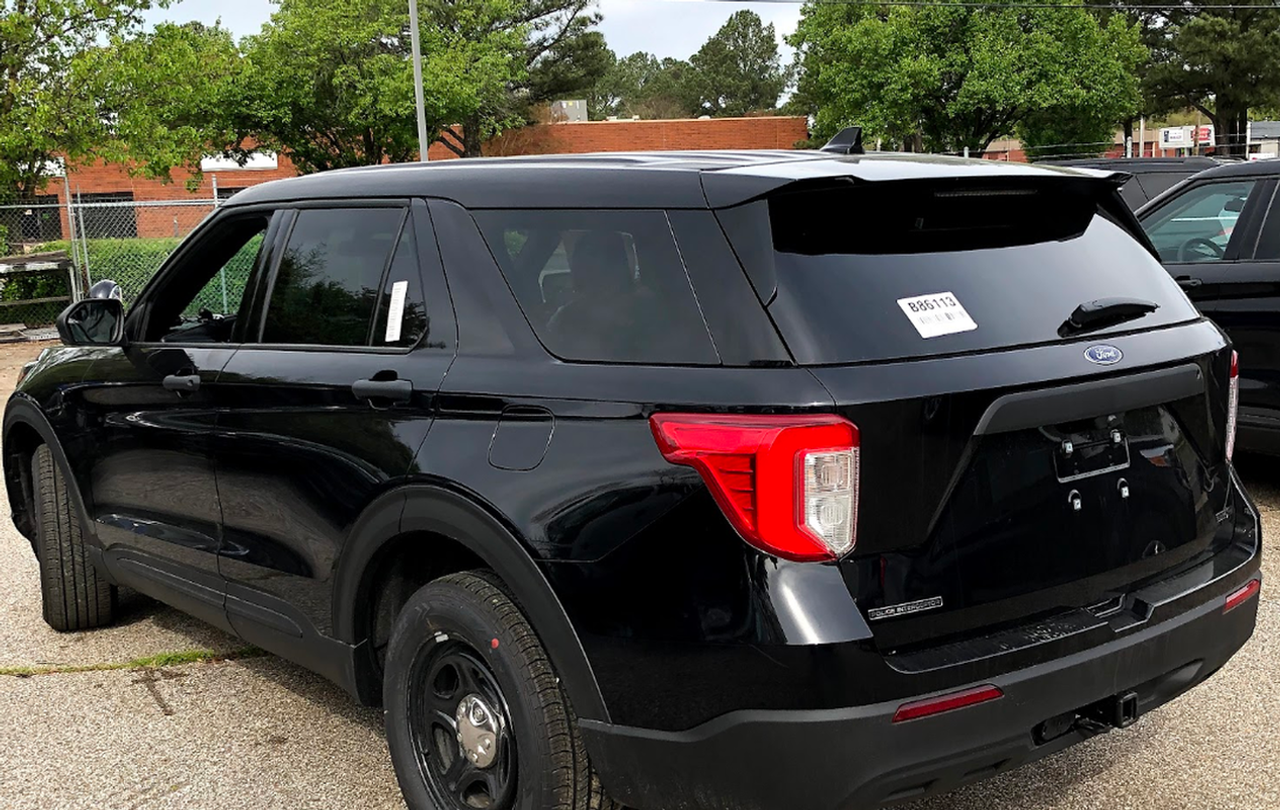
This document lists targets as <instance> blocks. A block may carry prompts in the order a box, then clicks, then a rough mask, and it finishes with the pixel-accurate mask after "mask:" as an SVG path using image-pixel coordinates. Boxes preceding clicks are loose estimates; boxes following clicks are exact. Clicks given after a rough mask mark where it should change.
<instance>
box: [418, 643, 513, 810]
mask: <svg viewBox="0 0 1280 810" xmlns="http://www.w3.org/2000/svg"><path fill="white" fill-rule="evenodd" d="M410 684H411V687H410V692H409V733H410V735H411V736H412V738H413V746H414V750H415V752H416V753H417V758H418V766H419V767H420V768H421V769H422V775H423V779H424V780H425V782H426V785H427V789H428V790H429V791H430V793H431V797H432V799H433V800H434V801H435V802H436V805H437V806H438V807H440V808H445V807H448V808H457V810H506V809H507V808H509V807H511V806H512V804H513V802H514V800H515V786H516V784H515V783H516V750H515V748H516V742H515V738H514V736H513V735H512V733H511V728H512V726H511V715H510V711H509V710H508V708H507V699H506V698H505V697H504V696H503V694H502V687H500V686H499V685H498V682H497V680H495V679H494V677H493V673H492V672H490V670H489V666H488V664H486V663H485V662H484V660H483V659H482V658H481V657H480V654H479V653H478V652H477V651H476V650H475V649H474V648H473V647H472V646H471V645H470V644H469V643H467V642H466V641H462V640H457V639H448V640H446V641H444V642H440V643H437V644H436V645H434V647H433V648H432V649H431V650H430V651H429V652H428V654H427V655H424V656H421V657H420V658H419V660H418V661H416V662H415V663H414V668H413V673H412V675H411V676H410Z"/></svg>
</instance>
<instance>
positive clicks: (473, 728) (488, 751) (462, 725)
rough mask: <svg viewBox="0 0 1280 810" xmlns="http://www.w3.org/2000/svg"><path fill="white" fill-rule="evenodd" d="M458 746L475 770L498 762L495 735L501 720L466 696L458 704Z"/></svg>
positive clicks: (477, 699)
mask: <svg viewBox="0 0 1280 810" xmlns="http://www.w3.org/2000/svg"><path fill="white" fill-rule="evenodd" d="M455 719H456V720H457V721H458V746H459V747H460V748H461V749H462V755H463V756H465V757H466V758H467V759H469V760H470V761H471V764H472V765H475V766H476V767H477V768H488V767H489V766H490V765H492V764H493V762H494V760H496V759H497V758H498V731H499V729H500V728H501V723H502V719H501V718H500V717H499V716H498V715H497V713H495V712H494V711H493V709H492V708H491V707H490V706H489V704H488V703H486V702H485V701H484V698H482V697H480V696H479V695H476V694H471V695H467V696H466V697H464V698H463V699H462V700H461V701H460V702H459V703H458V710H457V712H456V713H455Z"/></svg>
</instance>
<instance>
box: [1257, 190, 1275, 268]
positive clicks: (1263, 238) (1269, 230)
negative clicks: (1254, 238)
mask: <svg viewBox="0 0 1280 810" xmlns="http://www.w3.org/2000/svg"><path fill="white" fill-rule="evenodd" d="M1254 257H1255V258H1257V259H1259V260H1261V261H1280V190H1277V191H1276V192H1274V193H1273V196H1272V198H1271V211H1270V213H1268V214H1267V221H1266V222H1265V223H1264V224H1263V226H1262V234H1261V235H1260V236H1259V238H1258V250H1257V253H1255V254H1254Z"/></svg>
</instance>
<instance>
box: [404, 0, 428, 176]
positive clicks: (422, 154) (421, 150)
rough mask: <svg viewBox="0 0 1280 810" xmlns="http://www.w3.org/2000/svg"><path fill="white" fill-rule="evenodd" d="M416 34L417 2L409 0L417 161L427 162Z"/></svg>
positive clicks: (424, 108)
mask: <svg viewBox="0 0 1280 810" xmlns="http://www.w3.org/2000/svg"><path fill="white" fill-rule="evenodd" d="M419 39H420V34H419V32H418V0H409V41H410V43H411V44H412V45H413V99H414V102H415V103H416V104H417V108H418V159H419V160H421V161H422V162H424V163H425V162H426V160H427V147H428V146H429V145H430V144H429V141H428V140H427V102H426V99H425V98H424V97H423V92H422V43H421V42H420V41H419Z"/></svg>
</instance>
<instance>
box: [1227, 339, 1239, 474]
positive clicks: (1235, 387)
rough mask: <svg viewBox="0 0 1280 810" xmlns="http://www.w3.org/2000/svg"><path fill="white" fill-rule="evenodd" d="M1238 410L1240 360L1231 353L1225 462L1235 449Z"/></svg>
mask: <svg viewBox="0 0 1280 810" xmlns="http://www.w3.org/2000/svg"><path fill="white" fill-rule="evenodd" d="M1239 409H1240V358H1239V356H1238V355H1237V354H1236V353H1235V352H1232V353H1231V380H1230V382H1229V383H1228V386H1227V460H1230V459H1231V454H1232V453H1234V452H1235V449H1236V411H1238V410H1239Z"/></svg>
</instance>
